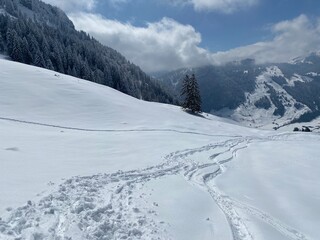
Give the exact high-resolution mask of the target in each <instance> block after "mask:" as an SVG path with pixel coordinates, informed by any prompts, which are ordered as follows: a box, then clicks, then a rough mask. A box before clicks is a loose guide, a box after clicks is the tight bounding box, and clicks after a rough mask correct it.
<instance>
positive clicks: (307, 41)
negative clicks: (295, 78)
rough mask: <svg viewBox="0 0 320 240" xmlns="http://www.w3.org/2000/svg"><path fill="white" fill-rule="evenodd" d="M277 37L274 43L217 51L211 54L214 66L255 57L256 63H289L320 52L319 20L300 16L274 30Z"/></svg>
mask: <svg viewBox="0 0 320 240" xmlns="http://www.w3.org/2000/svg"><path fill="white" fill-rule="evenodd" d="M271 32H272V33H273V34H274V35H275V36H274V38H273V39H272V40H271V41H265V42H258V43H255V44H252V45H248V46H244V47H239V48H235V49H231V50H229V51H226V52H218V53H215V54H213V55H212V58H213V60H214V62H215V63H225V62H228V61H233V60H241V59H244V58H254V59H255V60H256V62H257V63H266V62H287V61H288V60H290V59H292V58H295V57H298V56H303V55H306V54H308V53H310V52H312V51H319V50H320V21H312V20H311V19H309V18H308V17H307V16H305V15H301V16H299V17H297V18H295V19H293V20H290V21H282V22H279V23H277V24H275V25H273V26H272V27H271Z"/></svg>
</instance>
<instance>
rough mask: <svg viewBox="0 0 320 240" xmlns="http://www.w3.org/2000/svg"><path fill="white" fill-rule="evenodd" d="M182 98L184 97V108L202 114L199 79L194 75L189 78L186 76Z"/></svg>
mask: <svg viewBox="0 0 320 240" xmlns="http://www.w3.org/2000/svg"><path fill="white" fill-rule="evenodd" d="M181 96H183V97H184V101H183V103H182V108H184V109H186V110H189V111H191V112H192V113H199V112H201V96H200V91H199V86H198V82H197V79H196V77H195V75H194V74H192V75H191V77H189V75H186V76H185V78H184V80H183V83H182V90H181Z"/></svg>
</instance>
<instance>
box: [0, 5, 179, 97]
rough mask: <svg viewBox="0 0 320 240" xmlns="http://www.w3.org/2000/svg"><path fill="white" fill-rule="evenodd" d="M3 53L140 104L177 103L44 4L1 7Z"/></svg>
mask: <svg viewBox="0 0 320 240" xmlns="http://www.w3.org/2000/svg"><path fill="white" fill-rule="evenodd" d="M0 53H5V54H6V55H8V56H10V57H11V59H12V60H14V61H17V62H21V63H26V64H30V65H34V66H38V67H42V68H46V69H50V70H55V71H57V72H60V73H64V74H68V75H71V76H75V77H78V78H82V79H86V80H90V81H92V82H96V83H99V84H102V85H106V86H110V87H112V88H114V89H117V90H119V91H121V92H123V93H126V94H129V95H131V96H133V97H136V98H139V99H144V100H147V101H156V102H164V103H173V102H174V100H173V98H172V97H171V96H170V95H168V94H167V93H166V92H165V91H164V90H163V89H162V87H161V86H160V85H159V83H156V82H154V81H153V80H152V79H151V78H150V77H149V76H148V75H147V74H146V73H144V72H143V71H142V70H141V69H140V68H139V67H138V66H136V65H134V64H133V63H130V62H129V61H128V60H126V59H125V58H124V57H123V56H122V55H121V54H120V53H118V52H117V51H115V50H113V49H111V48H109V47H106V46H103V45H102V44H100V43H99V42H98V41H96V40H95V39H94V38H92V37H90V36H89V35H88V34H86V33H85V32H78V31H76V30H75V28H74V25H73V23H72V22H71V21H70V20H69V19H68V17H67V15H66V14H65V13H64V12H63V11H62V10H60V9H58V8H56V7H53V6H51V5H49V4H46V3H44V2H42V1H39V0H1V1H0Z"/></svg>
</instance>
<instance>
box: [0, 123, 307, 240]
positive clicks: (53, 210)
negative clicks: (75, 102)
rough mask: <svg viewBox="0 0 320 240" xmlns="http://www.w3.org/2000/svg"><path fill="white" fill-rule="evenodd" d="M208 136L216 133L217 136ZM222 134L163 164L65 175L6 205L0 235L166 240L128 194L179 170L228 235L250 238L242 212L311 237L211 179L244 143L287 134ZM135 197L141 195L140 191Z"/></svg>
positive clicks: (297, 238)
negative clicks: (208, 201) (44, 190)
mask: <svg viewBox="0 0 320 240" xmlns="http://www.w3.org/2000/svg"><path fill="white" fill-rule="evenodd" d="M0 119H1V120H6V121H13V122H19V123H25V124H34V125H40V126H45V127H55V128H62V129H70V130H78V131H99V132H117V131H121V132H132V131H135V132H144V131H159V132H160V131H161V132H166V131H172V132H178V133H184V134H201V133H195V132H184V131H177V130H171V129H142V130H93V129H81V128H69V127H63V126H58V125H50V124H43V123H35V122H28V121H21V120H16V119H10V118H0ZM201 135H202V134H201ZM203 135H206V136H211V135H207V134H203ZM213 136H215V137H217V135H213ZM224 137H229V138H230V139H229V140H226V141H221V142H218V143H212V144H208V145H205V146H202V147H198V148H193V149H184V150H179V151H175V152H172V153H170V154H168V155H167V156H166V157H165V158H164V160H165V161H164V163H162V164H159V165H156V166H152V167H149V168H146V169H138V170H132V171H127V172H122V171H118V172H115V173H113V174H99V175H93V176H87V177H81V176H77V177H73V178H71V179H68V180H66V181H65V182H64V183H62V184H61V185H60V186H59V188H58V189H57V190H56V191H54V192H52V193H51V194H49V195H48V196H45V197H43V198H42V199H40V200H39V201H37V202H32V201H29V202H28V203H27V204H26V205H25V206H22V207H20V208H17V209H13V210H11V212H10V214H9V216H8V217H7V218H6V219H0V238H1V239H4V240H13V239H37V240H41V239H50V240H51V239H52V240H67V239H90V240H91V239H92V240H104V239H110V240H111V239H114V240H116V239H132V240H133V239H170V236H169V235H168V234H167V232H166V225H165V224H163V223H161V222H157V221H156V220H154V218H153V217H152V216H153V215H156V214H157V212H156V210H154V209H153V208H152V206H147V205H146V206H145V207H143V208H141V207H140V208H139V207H138V206H136V204H135V200H134V197H133V193H134V192H137V190H139V189H141V188H142V186H143V185H144V184H145V183H147V182H149V181H151V180H152V181H156V180H157V179H159V178H164V177H167V176H171V175H178V174H179V175H182V176H184V177H185V179H186V181H188V182H190V183H192V185H193V186H195V187H198V188H201V189H202V190H204V191H206V192H207V193H208V194H209V195H210V196H211V198H212V199H213V200H214V201H215V203H216V204H217V206H218V207H219V208H220V209H221V211H222V212H223V214H224V215H225V218H226V222H227V224H228V225H229V228H230V231H231V233H232V236H233V240H254V239H255V238H254V235H253V234H252V232H251V230H250V228H249V226H248V222H247V221H248V220H247V219H246V214H249V215H252V216H254V217H256V218H259V219H260V220H261V221H263V222H265V223H267V224H268V225H270V226H271V227H272V228H274V229H275V230H276V231H278V232H279V233H280V234H282V235H283V236H284V237H285V238H286V239H291V240H310V239H309V238H308V237H306V236H305V235H304V234H303V233H301V232H300V231H299V230H297V229H294V228H292V227H290V226H287V225H286V224H285V223H282V222H281V221H279V220H277V219H275V218H274V217H272V216H271V215H269V214H268V213H265V212H263V211H262V210H260V209H257V208H254V207H252V206H249V205H246V204H244V203H241V202H239V201H236V200H234V199H232V198H231V197H230V196H227V195H226V194H225V193H223V192H222V191H221V190H220V189H219V188H218V187H217V186H216V185H215V183H214V179H215V178H216V177H217V176H219V175H221V174H223V173H224V172H225V171H226V168H225V166H224V165H225V164H226V163H227V162H230V161H232V160H233V159H234V157H235V155H236V154H237V152H238V151H240V150H242V149H245V148H247V147H248V145H249V144H250V143H251V142H253V141H275V140H277V139H285V138H287V137H288V136H287V135H275V136H271V137H267V138H264V139H263V138H252V137H240V136H224ZM197 154H202V155H203V154H205V155H206V156H207V159H206V161H204V162H199V161H198V157H197ZM202 158H203V156H202ZM202 160H203V159H202ZM139 197H140V198H142V199H143V198H144V195H143V193H141V194H140V196H139ZM244 213H245V214H244ZM213 224H214V222H213ZM74 234H76V236H75V235H74ZM159 236H161V238H159Z"/></svg>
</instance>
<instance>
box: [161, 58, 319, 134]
mask: <svg viewBox="0 0 320 240" xmlns="http://www.w3.org/2000/svg"><path fill="white" fill-rule="evenodd" d="M193 72H194V73H195V74H196V76H197V79H198V81H199V85H200V90H201V95H202V100H203V106H202V107H203V110H204V111H206V112H213V113H215V114H217V115H220V116H224V117H229V118H231V119H233V120H236V121H238V122H242V123H244V124H245V125H248V126H255V127H267V128H276V129H277V128H279V127H281V126H283V125H286V124H289V123H293V122H300V121H310V120H312V119H314V118H316V117H317V116H319V115H320V111H319V109H320V95H319V92H320V56H319V54H318V53H312V54H310V55H308V56H306V57H300V58H296V59H295V60H294V61H291V62H290V63H282V64H265V65H256V64H254V62H253V61H252V60H245V61H242V62H234V63H230V64H227V65H224V66H205V67H200V68H194V69H181V70H178V71H174V72H170V73H166V74H164V75H162V76H160V77H159V78H160V80H162V81H163V82H164V83H165V84H166V85H167V86H171V88H172V89H173V93H174V94H176V96H177V97H179V91H180V88H181V80H182V79H183V77H184V76H185V74H190V73H193Z"/></svg>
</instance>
